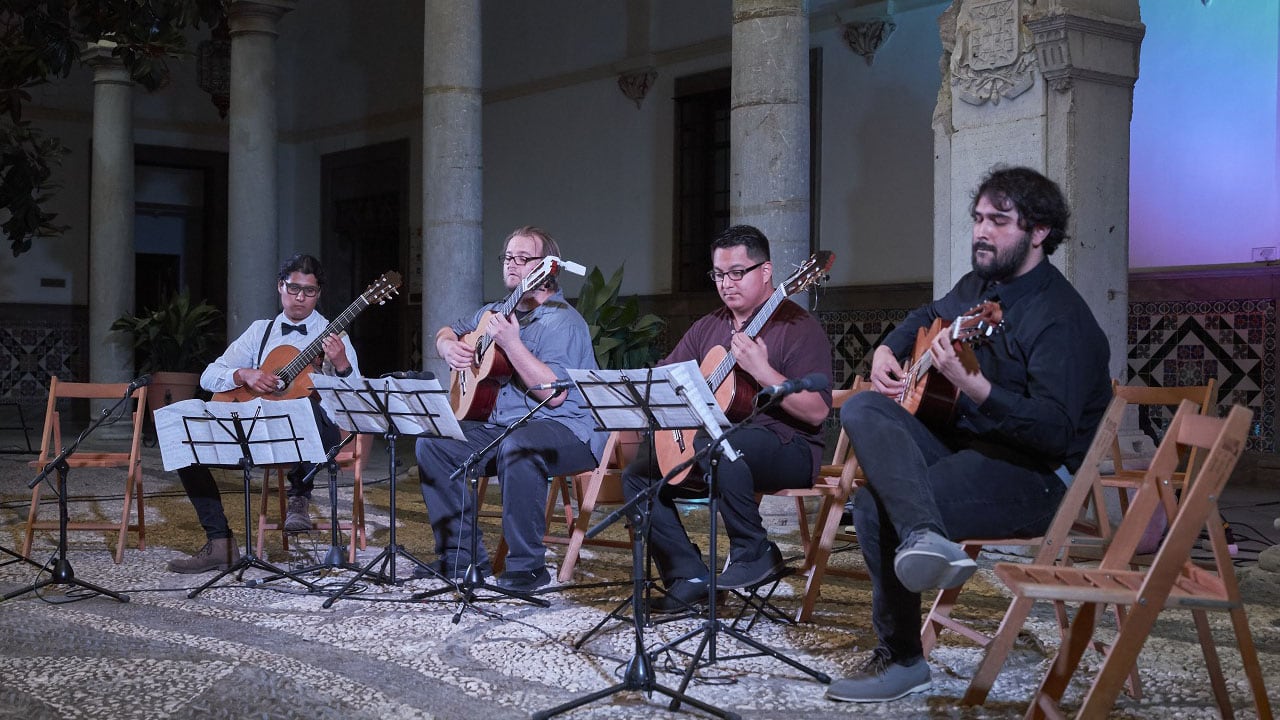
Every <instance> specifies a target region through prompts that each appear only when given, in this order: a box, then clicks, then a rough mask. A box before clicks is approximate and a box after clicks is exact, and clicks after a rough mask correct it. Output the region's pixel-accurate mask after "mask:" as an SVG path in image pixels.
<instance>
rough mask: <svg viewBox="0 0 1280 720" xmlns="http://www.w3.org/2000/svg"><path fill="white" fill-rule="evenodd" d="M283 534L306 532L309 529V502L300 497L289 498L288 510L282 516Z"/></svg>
mask: <svg viewBox="0 0 1280 720" xmlns="http://www.w3.org/2000/svg"><path fill="white" fill-rule="evenodd" d="M284 529H285V532H307V531H308V530H310V529H311V501H310V500H309V499H307V498H305V497H303V496H302V495H295V496H293V497H291V498H289V510H288V512H286V513H285V516H284Z"/></svg>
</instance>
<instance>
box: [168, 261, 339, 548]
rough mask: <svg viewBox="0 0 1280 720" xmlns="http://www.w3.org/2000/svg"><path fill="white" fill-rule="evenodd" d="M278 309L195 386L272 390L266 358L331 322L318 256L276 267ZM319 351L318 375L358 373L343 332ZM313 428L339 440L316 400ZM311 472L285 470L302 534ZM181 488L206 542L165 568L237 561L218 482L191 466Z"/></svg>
mask: <svg viewBox="0 0 1280 720" xmlns="http://www.w3.org/2000/svg"><path fill="white" fill-rule="evenodd" d="M276 286H277V290H278V291H279V293H280V306H281V307H282V308H283V311H282V312H281V313H280V314H279V315H277V316H276V317H275V318H273V319H271V320H256V321H254V323H253V324H252V325H250V326H249V328H248V329H247V330H245V331H244V333H243V334H242V335H240V337H238V338H236V340H235V342H233V343H231V345H230V346H228V347H227V349H226V351H225V352H223V353H222V356H221V357H219V358H218V359H217V360H214V361H213V362H212V363H210V364H209V366H208V367H207V368H205V370H204V373H203V374H201V375H200V385H201V387H203V388H204V389H205V390H209V391H210V392H224V391H227V390H233V389H235V388H238V387H244V388H247V389H249V390H252V391H253V392H254V393H256V394H266V393H270V392H274V391H275V390H277V389H278V388H279V387H280V384H281V380H280V378H279V377H278V376H276V375H275V374H274V373H272V372H270V371H268V370H263V369H262V368H261V365H262V360H263V358H265V357H267V355H269V354H270V353H271V351H272V350H274V349H275V348H277V347H280V346H281V345H292V346H294V347H296V348H298V349H299V350H301V349H302V348H305V347H306V346H307V345H308V344H310V343H311V342H312V341H313V340H315V339H316V338H317V337H319V336H320V335H321V333H323V332H324V330H325V329H326V328H327V327H328V326H329V321H328V320H327V319H326V318H325V317H324V316H323V315H321V314H320V313H318V312H316V303H318V302H319V301H320V291H321V289H322V288H323V287H324V270H323V269H322V268H321V267H320V261H319V260H317V259H316V258H314V257H312V256H310V255H294V256H293V257H291V258H289V259H288V260H285V261H284V264H283V265H281V266H280V273H279V276H278V278H277V282H276ZM322 343H323V346H324V355H323V356H322V357H321V358H320V359H319V362H320V363H321V367H320V372H323V373H324V374H326V375H336V376H338V377H348V376H350V375H352V374H353V373H354V374H357V375H358V374H359V367H358V366H357V365H356V351H355V348H354V347H352V346H351V341H350V340H349V339H347V338H346V337H345V336H344V337H341V338H339V337H338V336H337V335H329V336H328V337H326V338H324V339H323V340H322ZM313 404H314V410H315V415H316V425H317V426H318V427H319V428H320V439H321V441H322V442H323V443H324V446H325V447H326V448H330V447H333V446H334V445H336V444H337V443H338V441H339V433H338V427H337V426H336V425H334V424H333V422H332V421H331V420H330V419H329V418H328V416H326V415H325V414H324V412H323V411H322V410H321V409H320V405H319V403H318V402H315V400H314V398H313ZM310 469H311V463H299V464H298V465H296V466H294V468H293V469H292V470H291V471H289V489H288V491H287V492H286V495H288V498H289V505H288V512H287V513H286V515H285V522H284V529H285V530H286V531H289V532H303V531H306V530H310V529H311V515H310V512H309V506H310V503H311V489H312V485H313V484H314V483H313V482H310V481H309V482H307V483H305V484H304V483H303V482H302V478H303V477H304V476H306V474H307V473H308V471H310ZM178 476H179V477H180V478H182V487H183V489H184V490H186V491H187V497H188V498H189V499H190V500H191V504H192V506H194V507H195V509H196V516H197V517H198V518H199V519H200V525H201V526H202V527H203V528H204V533H205V537H206V538H207V542H206V543H205V545H204V547H203V548H201V549H200V550H199V551H198V552H197V553H196V554H195V555H193V556H191V557H187V558H180V559H177V560H173V561H170V563H169V570H170V571H172V572H177V573H201V572H206V571H209V570H225V569H226V568H227V567H229V566H230V565H231V564H232V563H234V562H236V561H237V560H239V559H240V551H239V549H238V548H237V547H236V544H235V539H234V538H233V537H232V535H231V529H230V528H229V527H228V526H227V516H226V513H225V512H223V509H222V499H221V497H220V495H219V494H218V486H217V484H216V483H214V481H213V475H212V474H211V473H210V472H209V468H208V467H206V466H203V465H189V466H187V467H184V468H182V469H181V470H179V471H178Z"/></svg>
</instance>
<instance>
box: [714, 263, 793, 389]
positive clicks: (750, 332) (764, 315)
mask: <svg viewBox="0 0 1280 720" xmlns="http://www.w3.org/2000/svg"><path fill="white" fill-rule="evenodd" d="M786 299H787V290H786V286H785V285H779V286H778V288H777V289H776V290H774V291H773V294H772V295H770V296H769V299H768V300H766V301H765V303H764V305H761V306H760V311H759V312H757V313H756V314H755V317H753V318H751V322H749V323H747V327H746V328H745V329H743V331H742V332H743V334H744V335H746V336H747V337H748V338H751V339H752V340H754V339H755V337H756V335H758V334H760V330H761V328H763V327H764V324H765V323H767V322H769V318H770V317H771V316H772V315H773V311H774V310H777V309H778V306H779V305H781V304H782V301H783V300H786ZM737 364H738V359H737V358H736V357H734V356H733V351H732V350H730V351H729V352H728V353H727V354H726V355H725V356H724V359H723V360H721V361H720V363H719V364H718V365H716V368H715V370H712V371H711V374H710V375H708V376H707V387H709V388H711V390H712V392H715V389H716V388H718V387H720V383H722V382H724V381H725V378H727V377H729V373H731V372H733V366H734V365H737Z"/></svg>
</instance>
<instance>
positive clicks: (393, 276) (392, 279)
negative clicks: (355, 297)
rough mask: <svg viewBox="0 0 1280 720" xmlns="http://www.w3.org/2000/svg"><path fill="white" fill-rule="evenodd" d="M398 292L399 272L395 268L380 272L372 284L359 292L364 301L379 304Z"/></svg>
mask: <svg viewBox="0 0 1280 720" xmlns="http://www.w3.org/2000/svg"><path fill="white" fill-rule="evenodd" d="M399 293H400V273H398V272H396V271H395V270H388V271H386V272H384V273H382V275H381V276H379V277H378V279H377V280H374V281H373V284H372V285H370V286H369V287H367V288H365V291H364V292H363V293H361V294H360V297H362V298H364V301H365V302H367V303H369V304H370V305H373V304H374V303H377V304H379V305H381V304H382V303H385V302H386V301H388V300H390V299H391V298H393V297H395V296H396V295H398V294H399Z"/></svg>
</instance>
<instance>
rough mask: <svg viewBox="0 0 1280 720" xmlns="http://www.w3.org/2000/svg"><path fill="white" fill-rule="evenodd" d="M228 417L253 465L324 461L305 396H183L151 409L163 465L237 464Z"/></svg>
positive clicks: (235, 443)
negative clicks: (237, 398) (238, 398)
mask: <svg viewBox="0 0 1280 720" xmlns="http://www.w3.org/2000/svg"><path fill="white" fill-rule="evenodd" d="M233 418H239V420H240V428H241V431H242V432H243V433H244V435H245V438H246V439H247V440H248V441H249V451H250V459H251V460H252V461H253V464H254V465H277V464H289V463H296V462H300V461H303V460H306V461H308V462H316V463H318V462H324V459H325V448H324V446H323V444H322V443H321V442H320V431H319V429H318V428H317V427H316V419H315V415H314V414H313V413H312V411H311V401H310V400H307V399H297V400H263V399H261V398H254V399H253V400H248V401H245V402H207V403H206V402H202V401H200V400H183V401H181V402H177V403H173V404H172V405H169V406H167V407H164V408H161V409H159V410H157V411H156V413H155V420H156V437H157V440H158V444H159V445H160V453H161V456H162V458H163V459H164V469H165V470H177V469H178V468H183V467H186V466H188V465H194V464H200V465H236V464H238V463H239V462H240V460H241V459H242V457H243V455H244V449H243V447H242V446H241V445H240V443H239V442H238V438H237V435H236V423H235V422H234V420H233Z"/></svg>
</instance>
